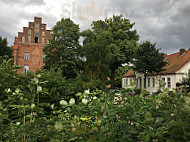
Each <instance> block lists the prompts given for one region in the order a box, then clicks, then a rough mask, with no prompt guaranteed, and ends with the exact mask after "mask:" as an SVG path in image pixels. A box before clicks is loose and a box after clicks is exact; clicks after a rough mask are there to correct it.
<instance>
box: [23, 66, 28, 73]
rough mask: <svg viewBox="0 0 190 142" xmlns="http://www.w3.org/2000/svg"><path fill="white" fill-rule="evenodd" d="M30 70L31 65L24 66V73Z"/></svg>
mask: <svg viewBox="0 0 190 142" xmlns="http://www.w3.org/2000/svg"><path fill="white" fill-rule="evenodd" d="M28 72H29V66H28V65H25V66H24V74H27V73H28Z"/></svg>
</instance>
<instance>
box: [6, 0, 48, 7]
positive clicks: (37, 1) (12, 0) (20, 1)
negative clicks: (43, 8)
mask: <svg viewBox="0 0 190 142" xmlns="http://www.w3.org/2000/svg"><path fill="white" fill-rule="evenodd" d="M2 1H3V2H4V3H5V4H10V5H23V6H26V5H42V4H45V3H44V0H2Z"/></svg>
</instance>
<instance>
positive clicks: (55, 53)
mask: <svg viewBox="0 0 190 142" xmlns="http://www.w3.org/2000/svg"><path fill="white" fill-rule="evenodd" d="M52 37H53V38H52V39H50V40H49V44H48V45H47V46H45V47H44V49H43V51H44V53H45V55H46V57H45V59H44V62H45V66H44V68H45V69H51V68H54V69H55V70H56V69H58V68H60V69H61V70H62V73H63V76H64V77H66V78H74V77H75V76H76V75H77V73H78V72H79V70H80V65H79V60H80V59H79V57H78V51H79V49H80V44H79V25H76V24H75V23H74V22H73V21H72V20H71V19H69V18H66V19H64V18H63V19H61V21H58V22H57V23H56V25H55V26H54V27H53V30H52Z"/></svg>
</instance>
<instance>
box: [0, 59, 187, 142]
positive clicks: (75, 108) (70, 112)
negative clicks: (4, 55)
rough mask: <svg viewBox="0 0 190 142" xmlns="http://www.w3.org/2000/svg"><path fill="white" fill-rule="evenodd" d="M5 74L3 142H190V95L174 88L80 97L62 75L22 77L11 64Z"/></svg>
mask: <svg viewBox="0 0 190 142" xmlns="http://www.w3.org/2000/svg"><path fill="white" fill-rule="evenodd" d="M0 70H1V72H0V73H1V78H0V79H1V82H0V85H1V99H0V127H1V129H0V141H32V142H33V141H93V142H94V141H102V142H106V141H108V142H109V141H121V142H123V141H131V142H133V141H144V142H149V141H154V142H156V141H161V142H162V141H163V142H165V141H172V142H173V141H174V142H175V141H176V142H177V141H189V140H190V134H189V132H190V128H189V123H190V113H189V112H190V96H189V95H190V94H184V95H180V94H178V93H177V92H176V91H173V92H171V91H169V90H168V89H165V90H164V91H163V92H160V93H159V94H158V95H148V96H146V93H147V92H146V91H145V90H141V93H140V94H139V95H130V94H129V93H130V91H132V90H122V92H123V93H122V92H120V93H117V94H111V93H110V92H104V91H102V90H98V89H96V90H94V91H91V90H89V89H88V90H86V91H84V92H83V91H81V92H78V93H76V91H79V90H75V89H74V88H73V86H72V84H70V83H73V82H72V81H70V83H69V82H68V80H65V78H62V73H61V71H57V72H56V73H55V72H54V71H52V70H51V71H49V72H41V73H39V74H31V75H30V76H28V77H27V78H22V77H20V76H18V75H17V74H16V73H15V71H14V69H13V68H12V67H11V61H4V62H3V64H1V66H0ZM8 70H10V72H8V73H7V74H6V71H8ZM8 77H9V78H10V79H11V80H9V81H8V82H3V80H4V79H8ZM67 83H68V84H70V85H69V86H68V84H67ZM2 87H4V88H2ZM74 87H75V86H74ZM77 87H78V88H80V87H79V86H77ZM72 92H73V93H74V94H75V95H72V94H73V93H72ZM82 92H83V93H82Z"/></svg>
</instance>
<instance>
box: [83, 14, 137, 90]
mask: <svg viewBox="0 0 190 142" xmlns="http://www.w3.org/2000/svg"><path fill="white" fill-rule="evenodd" d="M133 26H134V23H132V24H131V23H130V20H129V19H126V18H123V17H122V16H121V15H120V16H113V17H112V18H109V19H107V18H106V19H105V20H98V21H94V22H93V24H92V29H93V32H94V33H95V34H96V35H99V34H102V33H104V35H105V37H104V39H103V42H105V43H106V45H105V48H109V50H110V53H109V57H110V61H109V68H110V71H111V74H110V78H111V87H112V88H114V78H115V71H116V69H117V68H118V67H120V66H122V64H123V63H128V62H129V61H130V60H131V58H132V57H133V55H134V53H135V49H136V45H137V41H138V39H139V36H138V35H137V32H136V30H132V27H133ZM86 42H91V40H90V39H88V40H87V41H86Z"/></svg>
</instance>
